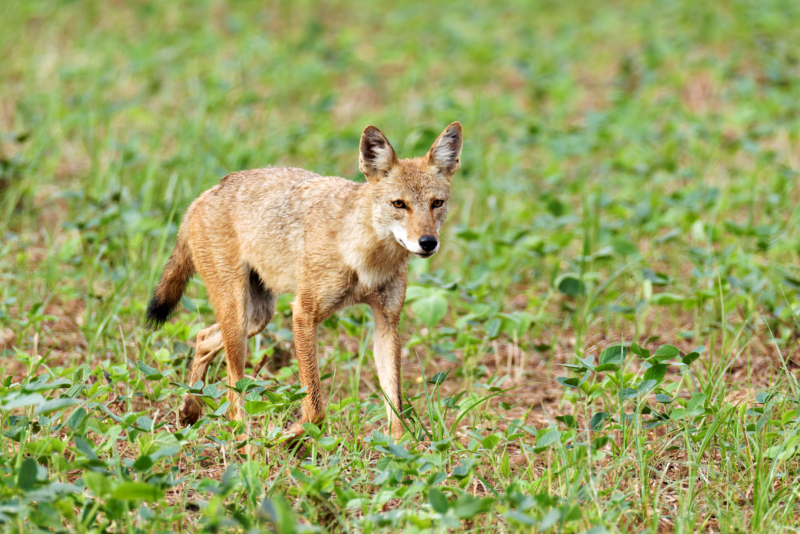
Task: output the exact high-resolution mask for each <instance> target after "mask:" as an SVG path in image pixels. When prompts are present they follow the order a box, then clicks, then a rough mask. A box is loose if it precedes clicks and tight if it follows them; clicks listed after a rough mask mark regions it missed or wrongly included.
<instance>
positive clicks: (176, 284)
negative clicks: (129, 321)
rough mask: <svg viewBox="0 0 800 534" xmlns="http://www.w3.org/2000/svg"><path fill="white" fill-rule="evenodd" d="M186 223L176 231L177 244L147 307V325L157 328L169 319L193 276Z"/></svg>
mask: <svg viewBox="0 0 800 534" xmlns="http://www.w3.org/2000/svg"><path fill="white" fill-rule="evenodd" d="M187 222H188V221H184V224H182V225H181V228H180V230H179V231H178V242H177V243H176V244H175V248H174V249H173V250H172V255H171V256H170V257H169V261H167V266H166V267H164V272H163V273H161V279H160V280H159V281H158V285H157V286H156V288H155V290H154V291H153V297H152V298H151V299H150V304H149V305H148V306H147V323H148V324H149V325H150V326H151V327H153V328H158V327H160V326H161V325H162V324H164V323H165V322H166V320H167V319H169V316H170V314H171V313H172V312H173V311H174V310H175V308H176V307H177V306H178V302H180V300H181V296H182V295H183V292H184V291H186V285H187V284H188V283H189V279H190V278H191V277H192V275H193V274H194V264H193V263H192V251H191V249H190V248H189V242H188V235H186V234H188V233H189V232H188V224H186V223H187Z"/></svg>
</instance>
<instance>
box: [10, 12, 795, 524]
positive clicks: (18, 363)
mask: <svg viewBox="0 0 800 534" xmlns="http://www.w3.org/2000/svg"><path fill="white" fill-rule="evenodd" d="M0 53H2V60H0V66H1V67H2V68H0V355H1V357H0V375H2V376H1V377H0V378H1V379H2V383H1V384H0V443H1V444H2V446H1V447H0V473H1V474H2V476H0V526H2V529H3V531H7V532H37V531H46V532H81V533H84V532H86V533H88V532H131V533H133V532H140V533H154V532H193V531H200V530H202V531H207V532H245V531H246V532H258V531H275V532H278V533H281V534H283V533H290V532H295V531H297V532H331V533H333V532H381V531H385V532H399V531H402V532H408V533H411V532H428V531H431V530H433V531H453V532H487V533H489V532H513V531H521V532H529V531H541V532H564V533H573V532H575V533H578V532H590V533H591V534H600V533H603V532H609V533H611V532H621V533H640V532H649V533H661V532H681V533H687V532H742V533H744V532H748V533H758V532H770V533H775V532H798V531H800V528H798V526H797V525H798V524H800V484H799V482H800V434H799V432H800V387H799V386H798V382H797V376H798V372H799V371H800V350H799V349H800V345H798V342H799V340H800V319H799V318H798V315H800V268H799V266H798V264H800V261H799V260H800V230H799V229H798V222H800V209H798V199H800V184H799V182H798V171H800V150H798V148H800V3H797V2H792V1H788V0H787V1H779V0H763V1H758V2H756V1H748V0H736V1H733V0H731V1H727V0H725V1H719V2H692V1H689V0H675V1H667V0H663V1H651V2H646V1H633V0H630V1H628V0H625V1H623V0H618V1H612V2H602V3H596V2H579V1H574V2H555V1H547V0H542V1H538V2H533V1H523V0H511V1H508V2H490V1H486V0H479V1H477V2H471V3H463V4H459V3H446V2H442V3H432V2H421V1H416V0H415V1H411V2H388V1H385V0H378V1H373V2H366V1H363V0H357V1H353V2H344V1H341V0H330V1H327V2H310V1H307V0H298V1H295V2H292V1H289V0H281V1H280V2H240V3H231V4H228V3H225V2H222V1H216V0H209V1H197V2H181V3H179V2H144V1H132V2H119V1H116V0H111V1H106V2H101V1H98V0H87V1H71V2H70V1H64V2H57V1H54V0H29V1H26V2H23V1H20V0H9V1H6V2H3V7H2V22H0ZM454 120H459V121H461V123H462V124H463V127H464V135H465V145H464V150H463V155H462V167H461V170H459V171H458V173H457V174H456V177H455V179H454V182H453V197H452V199H451V203H450V204H451V207H450V215H449V219H448V223H447V225H446V226H445V227H443V229H442V241H443V243H442V250H441V251H440V253H439V254H437V255H436V256H434V257H433V258H432V259H431V260H420V259H415V260H413V261H412V265H411V270H410V274H409V280H410V286H409V290H408V293H407V298H406V306H405V310H404V315H403V318H402V321H401V336H402V340H403V343H404V345H403V374H404V391H405V395H406V397H407V405H408V406H409V409H408V411H407V413H406V422H407V425H408V432H407V433H406V436H405V438H404V440H403V441H402V442H401V443H394V441H393V440H392V439H391V438H390V437H389V436H388V435H387V434H388V433H389V432H388V429H387V425H386V413H385V411H384V408H383V397H382V394H381V391H380V389H379V388H378V383H377V380H376V376H375V371H374V362H373V355H372V345H371V339H372V332H373V322H372V316H371V312H370V311H369V310H368V309H367V308H366V307H363V306H362V307H354V308H351V309H348V310H346V311H345V312H342V313H340V314H338V315H337V316H335V317H333V318H331V319H329V320H328V321H326V322H325V323H324V325H323V326H322V327H321V328H320V346H319V350H318V352H319V357H320V368H321V369H322V371H321V372H322V373H323V379H324V380H323V388H324V392H325V394H326V395H328V400H327V405H328V412H327V413H328V416H327V419H326V421H325V422H324V424H322V425H321V426H320V427H316V426H313V425H309V426H308V427H307V434H308V438H307V439H306V440H305V441H304V442H303V443H302V444H300V445H299V446H289V445H287V444H286V443H284V442H282V438H281V437H280V435H279V433H278V432H277V431H271V430H269V429H270V425H275V424H278V425H280V424H284V423H286V422H288V421H291V420H294V419H295V418H296V417H298V414H299V411H298V410H299V404H300V402H301V399H302V398H303V395H304V392H303V390H302V389H301V388H300V386H299V383H298V379H297V363H296V361H295V360H294V358H293V345H292V332H291V310H290V307H289V303H290V302H291V299H292V296H291V295H285V296H283V297H281V299H280V301H279V304H278V313H277V315H276V317H275V319H274V321H273V322H272V323H271V324H270V325H269V327H268V329H267V330H265V331H264V332H263V333H262V334H260V335H258V336H256V337H255V338H253V339H252V340H251V342H250V356H249V361H248V367H247V369H246V374H247V375H248V377H250V378H249V379H245V380H244V381H242V382H240V383H238V384H237V386H236V389H237V391H238V392H239V393H240V394H242V395H243V396H245V398H246V400H247V402H246V405H245V406H246V410H247V412H248V417H247V419H246V421H244V422H238V423H237V422H234V421H229V420H228V418H227V416H226V412H227V408H228V405H227V404H225V393H226V391H227V389H226V379H225V365H224V358H222V357H219V358H218V359H217V360H216V362H215V363H214V365H212V367H211V372H210V373H209V383H208V384H207V385H203V387H202V389H201V390H200V391H197V393H198V394H199V395H201V396H202V398H203V400H204V402H205V403H206V405H207V406H206V414H205V416H204V417H203V418H202V419H201V420H200V421H198V422H197V423H196V424H195V425H193V426H192V427H189V428H181V427H178V426H177V425H176V409H177V406H178V404H179V402H180V398H181V396H182V395H183V393H184V392H185V391H186V390H187V389H188V388H190V387H191V386H190V385H187V384H185V381H187V380H188V378H187V376H186V368H187V365H188V364H189V363H190V362H191V359H192V357H193V354H194V346H195V345H194V344H195V340H194V338H195V335H196V334H197V332H198V331H199V330H200V329H201V328H203V327H205V326H208V325H210V324H211V323H213V322H214V319H213V312H212V310H211V309H210V307H209V304H208V302H207V300H206V294H205V289H204V287H203V284H202V280H200V279H195V280H194V281H192V282H191V283H190V285H189V291H188V293H187V295H186V297H184V299H183V301H182V305H181V306H180V308H179V312H178V313H177V314H176V315H175V317H174V318H173V319H171V321H170V322H169V323H168V324H167V325H165V326H164V327H163V328H162V329H160V330H155V331H153V330H150V329H148V328H147V327H146V326H145V324H144V311H145V308H146V305H147V299H148V296H149V294H150V291H151V290H152V288H153V286H154V284H155V282H156V281H157V279H158V276H159V274H160V272H161V269H162V268H163V266H164V263H165V261H166V259H167V257H168V255H169V253H170V251H171V249H172V246H173V245H174V242H175V237H176V232H177V227H178V224H179V221H180V217H181V215H182V213H183V211H184V210H185V209H186V207H187V206H188V205H189V203H190V202H191V201H192V200H193V199H194V198H195V197H196V196H197V195H198V194H199V193H201V192H202V191H204V190H206V189H208V188H209V187H211V186H213V185H214V184H216V183H217V182H218V181H219V180H220V178H222V177H223V176H225V175H226V174H227V173H229V172H232V171H236V170H241V169H247V168H256V167H262V166H267V165H287V166H298V167H303V168H307V169H310V170H313V171H315V172H317V173H319V174H329V175H338V176H343V177H346V178H349V179H353V180H359V181H360V180H363V176H361V175H360V173H359V171H358V141H359V136H360V133H361V130H362V129H363V128H364V127H365V126H366V125H368V124H374V125H376V126H378V127H379V128H381V130H382V131H383V132H384V133H385V134H386V135H387V136H388V138H389V139H390V140H391V141H392V143H393V145H394V147H395V149H396V150H397V151H398V154H399V155H400V157H411V156H415V155H422V154H424V153H425V151H426V150H427V149H428V147H429V146H430V144H431V143H432V141H433V139H434V138H435V135H436V134H438V132H439V131H441V130H442V129H443V128H444V127H445V126H446V125H447V124H449V123H450V122H452V121H454ZM244 430H247V431H248V432H249V436H250V443H251V444H253V445H254V447H252V450H251V452H250V454H244V450H245V449H243V448H241V446H242V445H244V442H243V441H241V440H238V439H237V436H238V435H241V434H242V432H243V431H244ZM37 529H38V530H37Z"/></svg>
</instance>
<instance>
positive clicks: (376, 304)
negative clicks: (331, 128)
mask: <svg viewBox="0 0 800 534" xmlns="http://www.w3.org/2000/svg"><path fill="white" fill-rule="evenodd" d="M461 145H462V131H461V124H460V123H458V122H454V123H452V124H451V125H450V126H448V127H447V128H446V129H445V130H444V131H443V132H442V133H441V134H440V135H439V137H438V138H437V139H436V141H435V142H434V143H433V146H431V149H430V150H429V151H428V153H427V155H426V156H424V157H417V158H413V159H403V160H401V159H398V157H397V155H396V154H395V151H394V149H393V148H392V145H391V144H390V143H389V141H388V139H386V137H385V136H384V135H383V134H382V133H381V132H380V130H378V129H377V128H375V127H374V126H367V128H365V129H364V131H363V133H362V134H361V144H360V154H359V169H360V170H361V172H363V173H364V176H365V177H366V183H355V182H352V181H350V180H346V179H344V178H337V177H327V176H319V175H317V174H314V173H312V172H309V171H306V170H303V169H295V168H280V167H267V168H265V169H256V170H249V171H241V172H235V173H233V174H230V175H228V176H226V177H225V178H223V179H222V180H221V181H220V183H219V184H218V185H216V186H214V187H212V188H211V189H209V190H208V191H206V192H204V193H203V194H202V195H200V197H198V198H197V199H196V200H195V201H194V202H193V203H192V204H191V205H190V206H189V209H188V210H187V211H186V214H185V215H184V217H183V221H182V222H181V226H180V229H179V231H178V240H177V244H176V245H175V249H174V250H173V251H172V255H171V256H170V258H169V260H168V261H167V265H166V267H165V268H164V272H163V274H162V275H161V279H160V281H159V283H158V285H157V286H156V288H155V290H154V291H153V296H152V299H151V300H150V304H149V306H148V308H147V319H148V322H149V323H150V324H151V325H153V326H155V327H158V326H160V325H161V324H163V323H164V322H165V321H166V320H167V318H168V317H169V315H170V314H171V313H172V312H173V310H174V309H175V307H176V306H177V304H178V302H179V301H180V298H181V295H182V294H183V292H184V291H185V289H186V285H187V283H188V282H189V279H190V278H191V277H192V275H193V274H194V273H195V272H197V273H199V274H200V275H201V276H202V277H203V280H204V281H205V285H206V289H207V291H208V297H209V299H210V301H211V304H212V306H213V308H214V310H215V312H216V316H217V319H218V320H219V323H217V324H215V325H213V326H211V327H209V328H206V329H204V330H201V331H200V332H199V333H198V334H197V349H196V355H195V357H194V360H193V361H192V365H191V370H190V373H189V384H194V383H196V382H197V381H203V382H205V378H206V372H207V371H208V367H209V365H210V364H211V361H212V360H213V359H214V357H215V356H216V355H217V353H219V351H220V350H222V349H223V348H224V349H225V359H226V363H227V367H228V384H229V385H231V386H233V385H234V384H236V382H237V381H238V380H240V379H241V378H243V376H244V362H245V356H246V352H247V339H248V338H249V337H251V336H254V335H256V334H257V333H259V332H261V331H262V330H263V329H264V328H265V327H266V326H267V324H268V323H269V321H270V320H271V319H272V316H273V314H274V313H275V301H276V299H277V297H278V295H280V294H281V293H288V292H292V293H294V294H295V299H294V301H293V302H292V304H291V307H292V327H293V330H294V343H295V352H296V355H297V363H298V366H299V368H300V383H301V384H302V386H303V387H305V388H306V391H307V394H306V397H305V399H304V410H303V415H302V418H301V419H300V421H299V422H296V423H294V424H292V425H290V426H289V428H287V429H286V432H287V433H288V434H289V435H291V436H293V437H295V438H296V437H300V436H301V435H302V433H303V427H302V424H303V423H304V422H309V421H310V422H314V423H319V422H321V421H322V420H323V419H324V418H325V413H324V407H323V398H322V393H321V391H320V377H319V368H318V366H317V327H318V326H319V324H320V323H321V322H322V321H324V320H325V319H326V318H328V317H330V316H331V315H332V314H333V313H334V312H336V311H337V310H339V309H341V308H343V307H345V306H350V305H353V304H361V303H363V304H369V305H370V306H371V307H372V311H373V314H374V316H375V348H374V353H375V363H376V366H377V371H378V380H379V382H380V386H381V388H382V389H383V391H384V392H385V393H386V396H387V398H388V399H389V402H390V404H389V403H387V406H386V413H387V416H388V418H389V421H390V424H391V432H392V435H393V436H394V437H395V438H399V437H400V436H402V434H403V424H402V421H401V420H400V415H399V414H401V413H402V394H401V375H400V337H399V335H398V332H397V327H398V322H399V320H400V311H401V309H402V307H403V302H404V300H405V294H406V284H407V278H408V261H409V258H410V256H411V254H415V255H416V256H418V257H420V258H429V257H431V256H433V255H434V254H435V253H436V252H437V251H438V250H439V228H440V227H441V225H442V223H443V222H444V221H445V218H446V217H447V207H448V200H449V197H450V184H451V181H452V178H453V174H454V173H455V171H456V170H457V169H458V167H459V165H460V157H461ZM228 400H230V403H231V409H230V411H229V416H230V417H232V418H234V419H241V418H242V412H241V407H240V404H241V402H242V399H237V394H236V392H235V391H232V390H228ZM201 413H202V407H201V405H200V402H199V400H198V399H197V398H195V397H194V396H192V395H191V394H188V393H187V394H186V395H185V397H184V398H183V402H182V403H181V406H180V409H179V411H178V422H179V423H180V424H182V425H190V424H193V423H194V422H195V421H197V420H198V419H199V418H200V415H201Z"/></svg>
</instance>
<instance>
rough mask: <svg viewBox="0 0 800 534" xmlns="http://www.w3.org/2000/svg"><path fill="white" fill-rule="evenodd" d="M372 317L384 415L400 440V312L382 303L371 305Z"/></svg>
mask: <svg viewBox="0 0 800 534" xmlns="http://www.w3.org/2000/svg"><path fill="white" fill-rule="evenodd" d="M372 312H373V315H374V316H375V349H374V351H373V352H374V354H375V365H376V366H377V368H378V381H379V382H380V385H381V389H382V390H383V392H384V394H385V395H386V397H387V399H388V402H387V403H386V415H387V417H388V418H389V421H390V423H391V428H392V437H394V439H395V441H399V440H400V438H401V437H402V435H403V432H404V429H403V421H402V419H401V414H402V413H403V396H402V395H403V385H402V380H403V379H402V376H401V375H400V367H401V366H400V334H399V333H398V331H397V329H398V325H399V323H400V314H399V313H398V314H394V313H390V312H388V311H387V310H385V309H383V307H382V306H380V305H376V304H373V306H372Z"/></svg>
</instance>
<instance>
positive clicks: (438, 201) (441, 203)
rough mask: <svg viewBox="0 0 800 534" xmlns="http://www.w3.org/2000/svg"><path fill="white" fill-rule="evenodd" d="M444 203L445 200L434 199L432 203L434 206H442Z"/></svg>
mask: <svg viewBox="0 0 800 534" xmlns="http://www.w3.org/2000/svg"><path fill="white" fill-rule="evenodd" d="M443 205H444V200H434V201H433V204H431V207H432V208H441V207H442V206H443Z"/></svg>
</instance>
